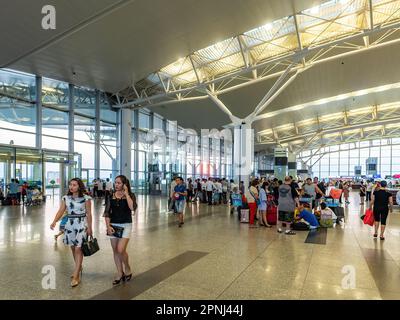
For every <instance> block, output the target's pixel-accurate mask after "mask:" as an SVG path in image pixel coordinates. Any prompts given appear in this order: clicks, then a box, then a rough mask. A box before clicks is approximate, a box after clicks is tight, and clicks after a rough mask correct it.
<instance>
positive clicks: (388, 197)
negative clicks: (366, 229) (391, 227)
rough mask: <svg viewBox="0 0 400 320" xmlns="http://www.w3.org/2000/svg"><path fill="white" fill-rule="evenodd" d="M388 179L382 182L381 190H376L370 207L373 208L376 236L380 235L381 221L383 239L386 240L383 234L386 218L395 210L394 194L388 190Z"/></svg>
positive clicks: (381, 237)
mask: <svg viewBox="0 0 400 320" xmlns="http://www.w3.org/2000/svg"><path fill="white" fill-rule="evenodd" d="M386 186H387V184H386V181H381V182H380V188H379V190H376V191H374V193H373V194H372V198H371V204H370V209H372V208H373V211H374V219H375V233H374V238H376V237H377V236H378V228H379V222H380V223H381V236H380V239H381V240H385V237H384V236H383V234H384V232H385V228H386V219H387V217H388V215H389V207H390V212H393V197H392V194H391V193H389V192H387V191H386V189H385V188H386Z"/></svg>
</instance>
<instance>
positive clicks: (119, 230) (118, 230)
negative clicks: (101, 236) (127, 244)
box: [111, 225, 124, 238]
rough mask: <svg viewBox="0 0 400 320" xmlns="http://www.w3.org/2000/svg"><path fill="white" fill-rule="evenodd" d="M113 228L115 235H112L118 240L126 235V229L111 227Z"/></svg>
mask: <svg viewBox="0 0 400 320" xmlns="http://www.w3.org/2000/svg"><path fill="white" fill-rule="evenodd" d="M111 227H112V228H113V229H114V233H113V234H112V235H113V236H114V237H116V238H122V234H123V233H124V227H118V226H114V225H111Z"/></svg>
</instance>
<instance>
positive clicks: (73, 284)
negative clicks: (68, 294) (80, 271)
mask: <svg viewBox="0 0 400 320" xmlns="http://www.w3.org/2000/svg"><path fill="white" fill-rule="evenodd" d="M80 283H81V278H80V277H78V278H74V277H73V278H72V280H71V287H72V288H74V287H77V286H78V285H79V284H80Z"/></svg>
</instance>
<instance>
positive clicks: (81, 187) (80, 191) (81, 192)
mask: <svg viewBox="0 0 400 320" xmlns="http://www.w3.org/2000/svg"><path fill="white" fill-rule="evenodd" d="M72 181H76V182H77V183H78V186H79V189H78V196H79V197H80V198H82V197H83V196H84V195H85V191H86V190H85V185H84V184H83V182H82V180H81V179H79V178H73V179H71V180H69V183H68V193H67V195H68V196H72V195H73V193H72V192H71V190H69V185H70V184H71V182H72Z"/></svg>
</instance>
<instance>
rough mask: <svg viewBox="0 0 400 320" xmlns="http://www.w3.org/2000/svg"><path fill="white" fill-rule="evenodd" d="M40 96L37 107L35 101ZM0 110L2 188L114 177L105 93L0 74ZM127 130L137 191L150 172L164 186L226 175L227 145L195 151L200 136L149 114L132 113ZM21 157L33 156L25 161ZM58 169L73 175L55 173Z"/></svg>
mask: <svg viewBox="0 0 400 320" xmlns="http://www.w3.org/2000/svg"><path fill="white" fill-rule="evenodd" d="M38 90H40V91H39V93H41V101H40V102H41V103H39V102H38V101H37V96H38ZM70 100H72V101H70ZM0 104H1V105H2V108H0V148H3V149H4V150H5V151H4V154H2V157H3V158H4V159H3V160H4V161H2V160H0V181H2V183H3V184H4V183H8V180H10V179H11V178H12V177H14V176H17V177H20V178H21V179H23V180H25V179H26V180H30V179H32V180H33V179H37V180H42V178H43V179H45V183H46V185H47V184H49V183H50V181H51V180H55V181H56V183H59V182H60V179H61V178H62V177H64V179H63V180H65V181H67V179H69V178H72V176H81V177H82V179H83V180H84V182H85V183H87V184H89V185H90V184H91V182H92V181H93V180H94V179H95V178H96V177H97V176H98V177H100V178H102V179H106V178H113V177H115V176H116V175H117V174H118V173H119V163H118V148H119V137H118V130H119V129H118V128H119V126H118V110H117V109H113V108H112V107H111V103H110V101H109V100H108V96H107V95H106V94H105V93H103V92H99V91H96V90H94V89H91V88H84V87H77V86H72V85H69V84H68V83H65V82H61V81H57V80H53V79H48V78H38V77H36V76H35V75H30V74H25V73H20V72H16V71H14V70H8V69H1V70H0ZM40 105H41V107H40ZM97 108H98V109H97ZM96 110H97V112H96ZM97 114H98V115H99V116H98V119H97V118H96V115H97ZM38 115H39V116H40V118H39V119H40V120H41V121H39V122H40V123H38V121H37V117H38ZM136 117H137V119H136ZM131 125H132V143H131V179H132V186H134V189H135V191H143V192H148V191H149V180H150V173H154V171H155V170H158V174H159V175H160V177H161V179H162V180H163V181H164V183H165V184H166V181H169V180H170V179H171V178H172V177H173V176H174V175H181V176H182V177H183V178H185V179H187V178H190V177H191V178H198V177H208V176H215V177H227V178H231V177H232V152H233V150H232V143H231V142H229V141H227V142H224V140H223V138H215V135H212V134H210V137H209V138H206V139H203V140H208V144H205V146H203V147H201V142H202V139H200V132H195V131H194V130H187V129H184V128H182V127H180V126H179V125H178V123H176V121H170V120H167V119H165V118H163V117H162V116H160V115H158V114H154V113H152V112H150V111H149V110H147V109H141V110H140V111H132V118H131ZM97 127H98V128H99V130H98V132H97V131H96V128H97ZM164 129H165V130H166V132H165V134H164ZM154 132H156V133H154ZM155 137H156V138H155ZM70 139H71V141H70ZM203 142H204V141H203ZM40 144H41V145H40ZM11 146H15V147H11ZM10 148H11V149H10ZM29 148H30V149H29ZM21 150H22V151H21ZM24 150H25V151H24ZM27 150H28V151H27ZM32 150H33V151H32ZM42 150H43V151H42ZM19 152H22V153H21V154H20V155H19V156H18V153H19ZM24 152H28V153H32V154H34V156H30V157H27V156H26V155H25V154H24ZM96 152H98V154H99V164H98V168H97V167H96V161H95V159H96V156H95V155H96ZM35 157H36V158H37V159H36V158H35ZM33 158H35V159H36V160H37V161H36V160H35V161H36V162H35V161H34V160H32V159H33ZM39 158H40V159H39ZM18 159H20V161H19V160H18ZM39 160H40V161H39ZM62 163H64V165H65V166H66V167H68V166H70V167H71V170H68V169H65V168H64V167H60V164H62ZM71 164H73V166H71ZM154 164H157V166H154ZM150 165H152V166H150ZM64 169H65V170H66V171H65V172H64ZM61 171H63V172H62V174H61ZM67 171H68V172H67ZM16 173H17V174H16ZM42 173H43V174H42ZM39 177H40V179H39Z"/></svg>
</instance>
